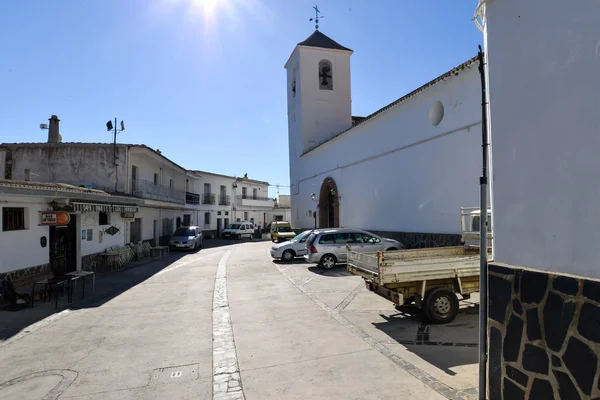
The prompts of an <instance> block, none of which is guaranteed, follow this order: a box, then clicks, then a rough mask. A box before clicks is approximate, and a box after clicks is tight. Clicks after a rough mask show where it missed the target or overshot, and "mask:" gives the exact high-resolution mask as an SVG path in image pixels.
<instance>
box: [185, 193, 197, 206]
mask: <svg viewBox="0 0 600 400" xmlns="http://www.w3.org/2000/svg"><path fill="white" fill-rule="evenodd" d="M185 204H200V195H199V194H196V193H190V192H185Z"/></svg>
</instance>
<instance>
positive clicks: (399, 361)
mask: <svg viewBox="0 0 600 400" xmlns="http://www.w3.org/2000/svg"><path fill="white" fill-rule="evenodd" d="M273 265H275V267H277V269H278V270H279V272H281V273H282V274H283V276H285V277H286V278H287V279H288V280H289V281H290V282H291V283H292V284H293V285H294V286H296V287H297V288H298V290H300V291H301V292H302V293H304V294H305V295H307V296H308V297H309V298H310V299H311V300H312V301H314V302H315V303H317V305H318V306H319V307H321V308H322V309H323V310H324V311H325V312H327V313H328V314H329V315H330V316H331V317H332V318H333V319H335V320H336V321H338V322H339V323H340V324H342V325H344V326H345V327H346V328H348V329H350V330H351V331H353V332H354V333H356V334H357V335H358V336H360V337H361V339H362V340H364V341H365V342H367V343H369V344H370V345H371V346H372V347H373V348H374V349H375V350H377V351H378V352H380V353H381V354H383V355H384V356H386V357H387V358H388V359H390V360H391V361H393V362H394V363H395V364H396V365H397V366H399V367H400V368H402V369H403V370H405V371H406V372H408V373H409V374H411V375H412V376H414V377H415V378H417V379H418V380H420V381H421V382H423V383H424V384H426V385H427V386H429V387H430V388H432V389H433V390H435V391H436V392H438V393H439V394H441V395H442V396H444V397H446V398H448V399H452V400H475V399H477V393H478V391H477V389H476V388H471V389H466V390H456V389H454V388H452V387H450V386H448V385H446V384H445V383H442V382H440V381H439V380H438V379H437V378H434V377H433V376H431V375H429V374H427V373H426V372H425V371H423V370H422V369H420V368H418V367H416V366H415V365H414V364H412V363H410V362H408V361H406V360H405V359H403V358H402V357H399V356H397V355H395V354H394V353H393V352H392V351H391V350H390V349H388V348H387V347H385V346H384V345H383V344H381V343H379V342H378V341H377V340H376V339H375V338H373V337H372V336H371V335H369V334H368V333H367V332H365V331H364V330H362V329H361V328H359V327H358V326H356V325H354V324H353V323H352V322H350V321H349V320H348V319H346V318H345V317H344V316H343V315H341V314H340V312H339V310H336V309H333V308H331V307H329V306H328V305H327V304H325V303H324V302H322V301H321V300H320V299H318V298H317V297H316V296H315V295H314V294H313V293H311V292H309V291H307V290H306V289H305V288H304V287H302V286H301V285H300V284H299V283H298V282H296V280H295V279H294V278H293V277H292V276H290V275H289V274H288V273H287V271H285V269H283V268H281V267H280V266H279V265H278V264H276V263H273Z"/></svg>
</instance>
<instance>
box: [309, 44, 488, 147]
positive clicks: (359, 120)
mask: <svg viewBox="0 0 600 400" xmlns="http://www.w3.org/2000/svg"><path fill="white" fill-rule="evenodd" d="M474 64H477V65H479V56H475V57H473V58H471V59H470V60H468V61H465V62H464V63H462V64H460V65H459V66H457V67H455V68H452V69H451V70H450V71H448V72H446V73H445V74H443V75H440V76H438V77H437V78H435V79H433V80H431V81H429V82H427V83H426V84H424V85H423V86H421V87H419V88H417V89H415V90H413V91H412V92H410V93H409V94H407V95H404V96H402V97H400V98H399V99H398V100H396V101H393V102H391V103H390V104H388V105H387V106H385V107H382V108H380V109H379V110H377V111H375V112H374V113H372V114H371V115H368V116H366V117H354V116H353V117H352V126H351V127H349V128H348V129H346V130H343V131H341V132H340V133H338V134H337V135H335V136H333V137H331V138H330V139H328V140H326V141H324V142H323V143H319V144H318V145H317V146H315V147H313V148H312V149H309V150H307V151H305V152H304V153H302V154H301V155H302V156H303V155H305V154H308V153H310V152H311V151H313V150H315V149H318V148H319V147H321V146H323V145H325V144H326V143H329V142H331V141H332V140H334V139H337V138H338V137H340V136H342V135H343V134H345V133H347V132H348V131H350V130H352V129H355V128H356V127H357V126H359V125H361V124H363V123H365V122H367V121H369V120H371V119H374V118H375V117H377V116H378V115H379V114H381V113H383V112H384V111H387V110H389V109H390V108H392V107H395V106H397V105H398V104H401V103H403V102H405V101H406V100H408V99H410V98H411V97H413V96H416V95H417V94H419V93H421V92H423V91H424V90H426V89H428V88H430V87H432V86H434V85H436V84H437V83H439V82H441V81H444V80H446V79H447V78H450V77H452V76H457V75H459V74H460V72H461V71H463V70H464V69H465V68H467V69H471V67H472V66H473V65H474Z"/></svg>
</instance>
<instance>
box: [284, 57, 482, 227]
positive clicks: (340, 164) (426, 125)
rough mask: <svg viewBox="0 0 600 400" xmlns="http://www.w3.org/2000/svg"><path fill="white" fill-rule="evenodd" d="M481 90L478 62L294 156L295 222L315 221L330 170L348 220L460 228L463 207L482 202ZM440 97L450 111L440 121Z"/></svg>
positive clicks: (351, 222)
mask: <svg viewBox="0 0 600 400" xmlns="http://www.w3.org/2000/svg"><path fill="white" fill-rule="evenodd" d="M480 90H481V89H480V80H479V74H478V71H477V63H474V64H472V65H471V68H470V69H465V70H464V71H463V72H461V73H460V74H459V75H458V76H456V77H452V78H448V79H447V80H446V81H443V82H440V83H438V84H436V85H434V86H433V87H431V88H429V89H426V90H425V91H423V92H421V93H419V94H417V95H415V96H413V97H412V98H409V99H407V100H405V101H404V102H403V103H401V104H400V105H397V106H395V107H393V108H391V109H389V110H387V111H385V112H383V113H382V114H380V115H378V116H376V117H374V118H373V119H371V120H369V121H367V122H364V123H363V124H361V125H359V126H357V127H355V128H354V129H352V130H350V131H348V132H347V133H344V134H343V135H341V136H339V137H338V138H336V139H334V140H332V141H330V142H328V143H326V144H325V145H323V146H320V147H319V148H317V149H315V150H313V151H311V152H309V153H308V154H306V155H304V156H302V157H301V158H299V159H297V160H296V161H295V162H292V163H291V166H292V169H291V171H290V172H291V182H292V183H295V184H297V188H292V219H293V225H294V226H296V227H298V228H310V227H313V226H314V219H313V218H312V216H311V215H310V213H309V211H314V210H315V209H316V203H315V202H313V201H312V200H311V193H315V194H316V195H317V198H318V196H319V192H320V188H321V185H322V183H323V181H324V180H325V178H327V177H330V178H333V179H334V180H335V182H336V184H337V187H338V195H339V196H341V199H340V225H342V226H345V227H356V228H363V229H372V230H382V231H405V232H429V233H460V206H477V205H478V204H479V176H480V174H481V106H480V104H481V97H480V93H481V91H480ZM437 101H441V102H442V104H443V105H444V117H443V119H442V121H441V122H440V123H439V125H437V126H434V125H433V124H432V123H431V121H430V118H429V112H430V108H431V106H432V105H433V104H434V103H435V102H437ZM296 190H297V193H296Z"/></svg>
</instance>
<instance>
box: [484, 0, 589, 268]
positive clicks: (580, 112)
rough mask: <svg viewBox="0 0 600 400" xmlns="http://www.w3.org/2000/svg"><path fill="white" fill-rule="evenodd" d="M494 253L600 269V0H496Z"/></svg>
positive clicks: (492, 42)
mask: <svg viewBox="0 0 600 400" xmlns="http://www.w3.org/2000/svg"><path fill="white" fill-rule="evenodd" d="M489 3H490V4H489V5H488V8H487V14H486V21H487V22H486V26H487V46H486V52H487V54H488V63H489V75H490V82H489V95H490V107H491V117H492V119H491V135H492V145H493V152H494V153H493V163H494V164H493V168H494V179H493V196H494V203H493V213H494V247H495V248H494V259H495V261H498V262H504V263H508V264H512V265H519V266H527V267H531V268H536V269H541V270H546V271H555V272H566V273H571V274H575V275H581V276H589V277H594V278H599V277H600V269H599V268H598V265H597V264H598V260H597V258H598V257H597V250H596V248H595V246H594V244H596V243H598V242H599V241H600V230H599V229H598V218H597V217H596V216H597V214H598V211H597V210H598V171H600V158H599V157H598V151H599V150H600V135H599V134H598V129H599V126H600V125H599V123H598V117H597V116H598V105H599V104H600V91H599V88H600V83H599V82H600V78H599V72H600V45H599V42H598V40H599V39H600V24H599V23H598V16H599V15H600V2H597V1H580V2H577V3H576V4H572V3H570V2H552V3H551V4H549V3H548V2H544V1H541V0H532V1H525V2H518V1H515V0H512V1H508V0H504V1H494V2H489Z"/></svg>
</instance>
